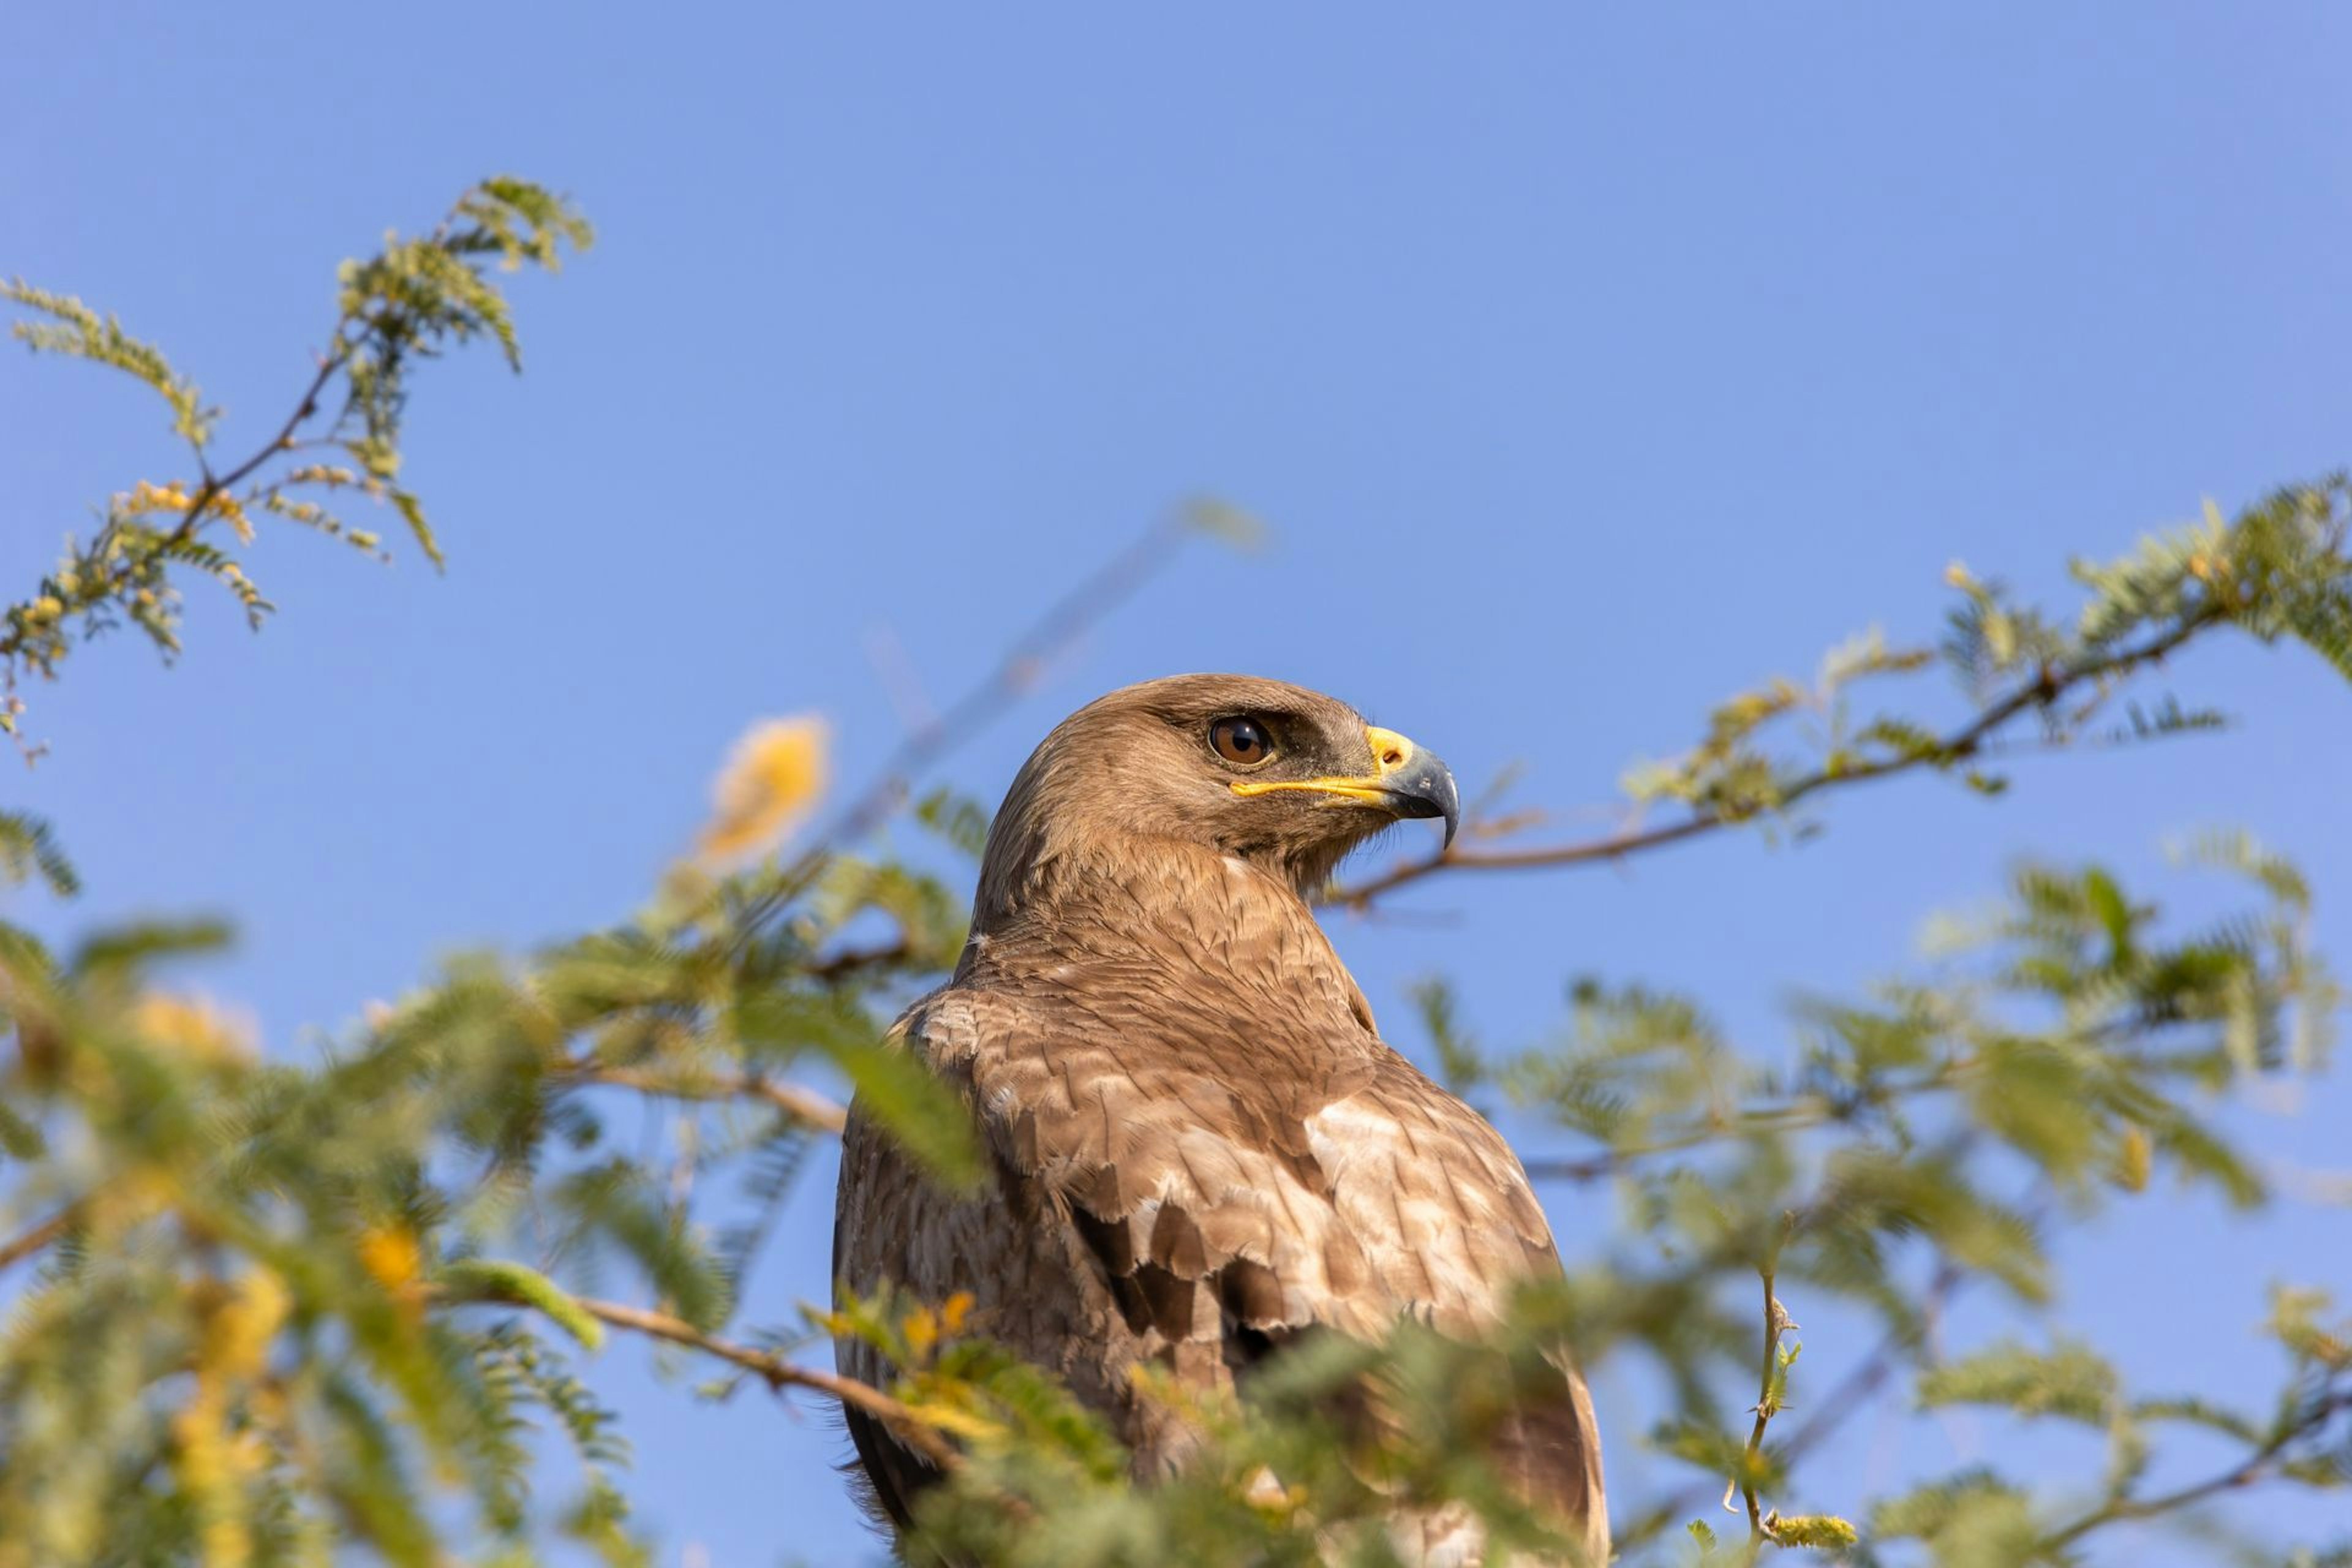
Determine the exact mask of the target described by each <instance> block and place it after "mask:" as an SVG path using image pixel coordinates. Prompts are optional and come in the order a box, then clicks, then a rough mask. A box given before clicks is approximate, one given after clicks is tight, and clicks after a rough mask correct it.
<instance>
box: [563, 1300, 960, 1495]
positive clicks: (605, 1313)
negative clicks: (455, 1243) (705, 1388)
mask: <svg viewBox="0 0 2352 1568" xmlns="http://www.w3.org/2000/svg"><path fill="white" fill-rule="evenodd" d="M573 1300H575V1301H576V1302H577V1303H578V1304H579V1307H580V1310H583V1311H584V1312H586V1313H587V1314H588V1315H589V1316H590V1317H592V1318H594V1319H595V1320H596V1321H599V1322H603V1323H609V1324H611V1325H612V1326H613V1327H614V1328H616V1329H627V1330H629V1331H632V1332H635V1333H640V1334H646V1335H649V1336H651V1337H652V1338H654V1339H657V1340H667V1341H668V1342H670V1343H672V1344H677V1345H685V1346H687V1347H688V1348H689V1349H692V1350H698V1351H700V1352H702V1353H703V1354H705V1355H709V1356H715V1357H717V1358H718V1359H719V1360H720V1361H723V1362H726V1363H729V1364H730V1365H732V1366H738V1367H740V1368H742V1369H743V1370H744V1371H745V1372H748V1373H751V1374H752V1375H754V1376H756V1377H759V1378H761V1379H762V1380H764V1381H765V1382H766V1383H767V1384H768V1386H769V1387H770V1388H772V1389H776V1390H782V1389H784V1388H786V1387H792V1388H805V1389H810V1390H813V1391H814V1392H815V1393H818V1394H826V1395H828V1396H830V1397H831V1398H833V1399H835V1400H837V1401H839V1402H840V1403H841V1404H843V1405H856V1407H857V1408H858V1409H860V1410H862V1411H864V1412H866V1414H867V1415H871V1416H873V1417H874V1418H875V1419H876V1420H877V1421H879V1422H881V1423H882V1424H883V1425H884V1426H887V1427H889V1428H890V1430H891V1431H892V1432H893V1433H895V1434H897V1436H898V1438H899V1439H900V1440H901V1441H902V1442H904V1443H905V1444H906V1445H907V1446H908V1447H910V1448H913V1449H915V1450H916V1451H917V1452H918V1453H919V1454H921V1455H922V1456H923V1458H926V1459H929V1461H930V1462H931V1463H932V1464H934V1465H936V1466H938V1467H939V1468H940V1469H941V1470H952V1469H954V1468H956V1467H957V1466H958V1465H960V1464H961V1463H962V1459H963V1457H962V1456H961V1454H959V1453H957V1452H956V1450H955V1447H954V1445H952V1444H950V1442H949V1441H948V1440H947V1439H946V1438H945V1437H942V1436H940V1433H939V1430H938V1428H936V1427H934V1426H931V1425H930V1424H929V1422H927V1421H925V1420H924V1419H923V1417H922V1416H920V1415H918V1414H916V1412H915V1411H914V1410H913V1409H912V1408H911V1407H909V1406H908V1405H906V1404H905V1403H904V1402H903V1401H900V1400H897V1399H893V1398H891V1397H890V1395H888V1394H885V1393H883V1392H882V1391H881V1390H880V1389H878V1388H876V1387H874V1386H873V1385H872V1384H864V1383H860V1382H858V1381H857V1380H856V1378H851V1377H842V1376H840V1375H838V1374H836V1373H829V1372H817V1371H815V1370H814V1369H812V1368H809V1367H804V1366H801V1365H798V1364H796V1363H793V1362H791V1361H788V1360H786V1359H785V1358H784V1357H782V1356H781V1355H778V1354H776V1353H775V1352H772V1351H762V1350H754V1349H752V1348H751V1346H749V1345H740V1344H737V1343H735V1342H733V1341H731V1340H722V1339H718V1338H715V1337H713V1336H712V1335H709V1334H706V1333H704V1332H703V1331H701V1330H699V1329H698V1328H696V1327H695V1326H694V1325H693V1324H691V1323H689V1322H688V1321H686V1320H685V1319H683V1318H676V1317H672V1316H671V1315H670V1314H669V1313H667V1312H656V1311H650V1310H646V1308H643V1307H628V1306H624V1305H622V1304H621V1303H620V1302H618V1301H600V1300H595V1299H594V1298H593V1297H586V1296H582V1297H575V1298H573Z"/></svg>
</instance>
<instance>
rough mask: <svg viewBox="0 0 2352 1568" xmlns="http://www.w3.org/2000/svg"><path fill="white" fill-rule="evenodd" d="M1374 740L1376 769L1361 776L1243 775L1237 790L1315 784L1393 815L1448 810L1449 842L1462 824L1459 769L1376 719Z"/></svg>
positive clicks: (1261, 791)
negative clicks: (1280, 777) (1457, 785)
mask: <svg viewBox="0 0 2352 1568" xmlns="http://www.w3.org/2000/svg"><path fill="white" fill-rule="evenodd" d="M1364 739H1365V740H1367V741H1369V742H1370V743H1371V748H1372V771H1371V772H1370V773H1365V774H1363V775H1361V776H1360V777H1355V778H1339V777H1334V778H1319V779H1291V780H1277V779H1262V780H1261V779H1241V780H1237V781H1235V782H1234V786H1233V791H1234V794H1235V795H1266V794H1270V793H1271V792H1273V791H1275V790H1278V789H1300V790H1311V791H1314V792H1316V793H1318V794H1320V795H1330V796H1333V797H1334V800H1333V802H1332V804H1334V805H1338V804H1339V803H1341V802H1359V803H1360V804H1362V805H1371V806H1377V807H1379V808H1380V809H1381V810H1382V811H1385V812H1387V813H1388V814H1389V815H1390V816H1401V817H1403V816H1415V817H1418V816H1442V817H1444V819H1445V844H1446V847H1448V848H1451V847H1453V844H1454V834H1455V833H1456V832H1457V831H1459V830H1460V828H1461V826H1462V792H1461V791H1460V790H1458V789H1456V788H1455V787H1454V773H1453V770H1452V769H1450V768H1448V767H1447V766H1446V765H1445V764H1444V763H1442V762H1440V761H1439V760H1438V759H1437V756H1436V753H1434V752H1425V751H1423V750H1422V749H1421V748H1420V747H1418V746H1416V745H1414V744H1413V743H1412V742H1411V741H1409V740H1407V739H1405V738H1404V737H1403V736H1402V735H1400V734H1398V733H1397V732H1396V731H1394V730H1383V729H1381V728H1380V727H1379V726H1378V725H1372V726H1369V727H1368V728H1366V730H1365V731H1364Z"/></svg>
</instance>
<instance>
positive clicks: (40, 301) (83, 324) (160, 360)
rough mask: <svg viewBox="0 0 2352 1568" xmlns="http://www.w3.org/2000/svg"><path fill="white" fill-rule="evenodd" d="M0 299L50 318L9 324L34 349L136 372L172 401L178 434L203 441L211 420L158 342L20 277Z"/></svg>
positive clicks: (3, 285) (1, 290)
mask: <svg viewBox="0 0 2352 1568" xmlns="http://www.w3.org/2000/svg"><path fill="white" fill-rule="evenodd" d="M0 300H13V301H14V302H16V304H19V305H22V306H24V307H25V308H26V310H36V311H38V312H39V313H40V314H42V315H44V316H47V317H48V318H49V320H48V321H17V322H15V323H13V324H12V325H11V326H10V328H9V331H11V332H12V333H13V334H14V335H15V336H16V339H17V340H18V341H19V342H23V343H24V344H26V346H27V347H29V348H31V349H32V350H33V351H34V352H35V353H58V354H69V355H71V356H73V357H74V358H77V359H86V360H89V361H91V362H92V363H97V364H105V365H112V366H113V367H114V368H115V369H117V370H120V371H123V372H125V373H127V374H131V375H132V376H135V377H137V378H138V379H139V380H141V381H142V382H145V383H146V384H148V385H149V386H152V387H153V388H154V389H155V391H156V392H157V393H158V394H160V395H162V397H163V401H164V402H166V403H168V404H170V405H171V406H172V428H173V431H174V432H175V433H176V434H178V435H179V436H180V437H183V438H184V439H185V440H187V441H189V442H191V443H192V444H194V445H195V446H199V447H201V446H203V445H204V444H205V439H206V438H207V437H208V435H209V434H210V428H209V421H208V416H207V415H206V414H205V409H204V406H203V403H202V401H201V399H200V397H199V395H198V394H197V392H196V389H195V387H194V384H192V383H190V382H188V381H186V380H184V378H182V377H181V375H180V374H179V373H178V372H176V371H174V370H173V368H172V366H171V363H170V362H169V361H167V360H165V359H164V357H163V351H161V350H160V349H158V348H156V347H155V345H154V344H152V343H147V342H141V341H140V340H139V339H137V338H134V337H132V336H131V334H130V333H128V332H126V331H123V330H122V324H121V322H120V321H116V320H115V319H114V318H113V317H112V316H106V317H103V318H101V317H100V315H99V313H98V312H97V311H95V310H91V309H90V308H89V306H87V305H85V304H83V303H82V302H81V301H80V300H77V299H75V298H73V297H72V296H71V295H69V294H52V293H50V292H49V291H48V290H47V289H36V288H34V287H33V286H32V285H31V284H29V283H26V281H25V280H24V279H21V278H18V279H10V280H8V281H6V282H0Z"/></svg>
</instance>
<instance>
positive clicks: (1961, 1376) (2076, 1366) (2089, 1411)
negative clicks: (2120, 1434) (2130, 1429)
mask: <svg viewBox="0 0 2352 1568" xmlns="http://www.w3.org/2000/svg"><path fill="white" fill-rule="evenodd" d="M2119 1387H2120V1384H2119V1381H2118V1379H2117V1378H2116V1370H2115V1368H2114V1367H2112V1366H2110V1365H2109V1364H2108V1363H2107V1362H2106V1360H2105V1358H2104V1357H2102V1356H2101V1355H2100V1354H2099V1353H2098V1352H2096V1351H2095V1350H2093V1349H2092V1348H2091V1347H2090V1346H2088V1345H2085V1344H2081V1343H2073V1342H2069V1343H2062V1344H2061V1345H2059V1346H2058V1347H2057V1348H2056V1349H2055V1350H2052V1351H2048V1352H2040V1351H2032V1350H2029V1349H2027V1348H2025V1347H2024V1346H2022V1345H2019V1344H2013V1343H2012V1344H2000V1345H1994V1346H1991V1347H1990V1348H1989V1349H1986V1350H1982V1351H1979V1352H1976V1353H1975V1354H1974V1355H1969V1356H1963V1357H1960V1358H1959V1359H1958V1360H1956V1361H1951V1362H1948V1363H1944V1364H1943V1365H1941V1366H1938V1367H1936V1368H1933V1369H1932V1370H1930V1371H1929V1372H1927V1373H1925V1374H1924V1375H1923V1376H1922V1377H1921V1378H1920V1379H1919V1390H1918V1398H1919V1404H1920V1406H1921V1407H1922V1408H1924V1409H1931V1410H1932V1409H1935V1408H1937V1407H1939V1406H1942V1405H1998V1406H2000V1407H2001V1408H2003V1409H2006V1410H2011V1411H2014V1412H2015V1413H2017V1414H2018V1415H2055V1416H2059V1417H2062V1418H2063V1419H2065V1420H2069V1421H2080V1422H2083V1423H2085V1424H2087V1425H2090V1426H2105V1425H2106V1424H2107V1423H2108V1422H2110V1421H2111V1420H2113V1419H2114V1418H2115V1415H2116V1399H2117V1393H2118V1389H2119Z"/></svg>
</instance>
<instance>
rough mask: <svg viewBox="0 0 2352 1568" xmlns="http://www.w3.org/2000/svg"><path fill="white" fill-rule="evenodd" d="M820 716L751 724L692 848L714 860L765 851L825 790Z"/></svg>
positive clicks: (746, 857) (714, 789) (732, 859)
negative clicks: (708, 817) (707, 820)
mask: <svg viewBox="0 0 2352 1568" xmlns="http://www.w3.org/2000/svg"><path fill="white" fill-rule="evenodd" d="M824 779H825V728H824V720H822V719H819V718H817V717H815V716H814V715H813V714H803V715H801V716H799V717H797V718H792V719H771V720H767V721H763V722H761V723H758V724H754V725H752V726H751V729H749V730H747V731H744V732H743V738H742V739H741V740H740V741H738V742H735V750H734V752H732V753H731V754H730V756H729V757H728V759H727V766H726V767H725V768H724V769H722V770H721V771H720V773H719V779H718V782H717V783H716V784H714V785H713V786H712V789H711V803H712V810H711V815H710V821H709V823H708V824H707V825H706V826H704V827H703V829H702V834H701V837H699V838H698V839H697V841H696V845H695V847H696V852H697V853H698V855H699V856H700V857H701V858H703V859H704V860H706V861H709V862H712V863H715V864H734V863H739V862H741V861H745V860H749V859H751V858H755V857H757V856H760V855H763V854H765V853H766V852H767V851H768V850H770V849H772V848H773V847H776V845H778V844H779V843H781V842H782V840H783V838H784V836H785V835H786V834H787V833H788V832H790V831H791V830H792V828H793V826H795V825H797V824H798V823H799V821H800V820H801V818H802V817H803V816H804V815H806V813H807V811H808V808H809V807H810V806H811V805H814V804H815V803H816V799H817V797H818V796H819V795H823V794H824Z"/></svg>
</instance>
